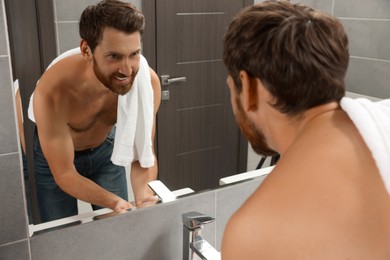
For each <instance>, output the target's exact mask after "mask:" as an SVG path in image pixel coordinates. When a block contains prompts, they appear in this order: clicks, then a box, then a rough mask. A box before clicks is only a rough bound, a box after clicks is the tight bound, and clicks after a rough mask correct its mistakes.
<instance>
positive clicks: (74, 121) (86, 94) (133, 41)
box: [33, 0, 161, 221]
mask: <svg viewBox="0 0 390 260" xmlns="http://www.w3.org/2000/svg"><path fill="white" fill-rule="evenodd" d="M143 28H144V16H143V15H142V13H141V12H140V11H139V10H137V9H135V8H134V7H133V6H131V5H130V4H127V3H123V2H120V1H117V0H104V1H102V2H100V3H98V4H96V5H94V6H89V7H87V8H86V9H85V10H84V12H83V14H82V15H81V18H80V36H81V39H82V40H81V43H80V50H81V54H76V55H72V56H70V57H67V58H64V59H62V60H60V61H58V62H57V63H56V64H54V65H53V66H52V67H50V68H49V69H48V70H47V71H46V72H45V73H44V74H43V75H42V77H41V79H40V80H39V83H38V85H37V87H36V89H35V92H34V99H33V100H34V102H33V109H34V116H35V121H36V126H37V131H36V134H35V141H34V143H35V144H34V155H35V159H34V160H35V172H36V182H37V193H38V203H39V208H40V214H41V219H42V221H49V220H54V219H58V218H63V217H67V216H71V215H74V214H77V200H76V198H77V199H80V200H82V201H85V202H89V203H91V204H92V205H93V208H94V209H98V208H100V207H105V208H110V209H112V210H113V211H118V212H120V211H123V210H126V209H128V208H131V207H132V205H131V204H130V203H129V202H128V198H127V197H128V196H127V186H126V176H125V169H124V167H122V166H117V165H114V164H113V163H112V162H111V160H110V157H111V154H112V150H113V138H114V131H115V128H114V125H115V123H116V121H117V102H118V97H119V95H124V94H126V93H127V92H128V91H129V90H130V89H131V87H132V83H133V81H134V78H135V77H136V75H137V72H138V69H139V66H140V55H141V54H140V53H141V36H142V32H143ZM150 75H151V86H152V88H153V93H154V119H153V122H154V125H153V131H152V137H151V138H152V140H154V135H155V118H156V113H157V110H158V107H159V105H160V95H161V89H160V82H159V79H158V77H157V75H156V73H155V72H154V71H153V70H152V69H150ZM38 137H39V139H38ZM152 143H153V142H152ZM153 153H154V152H153ZM46 161H47V162H46ZM49 167H50V169H49ZM156 177H157V162H156V160H155V162H154V166H153V167H150V168H142V167H141V166H140V163H139V161H134V162H133V163H132V166H131V184H132V188H133V192H134V196H135V204H136V205H140V204H142V203H143V202H145V201H150V200H152V201H153V200H154V198H155V197H153V196H152V195H153V192H152V190H150V189H149V188H148V186H147V183H148V182H149V181H151V180H155V179H156Z"/></svg>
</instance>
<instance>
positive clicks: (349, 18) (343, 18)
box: [337, 17, 390, 22]
mask: <svg viewBox="0 0 390 260" xmlns="http://www.w3.org/2000/svg"><path fill="white" fill-rule="evenodd" d="M337 18H338V19H340V20H351V21H376V22H390V19H388V18H368V17H366V18H364V17H363V18H362V17H337Z"/></svg>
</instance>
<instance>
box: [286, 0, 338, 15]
mask: <svg viewBox="0 0 390 260" xmlns="http://www.w3.org/2000/svg"><path fill="white" fill-rule="evenodd" d="M293 2H294V3H301V4H304V5H307V6H310V7H311V8H313V9H316V10H320V11H322V12H325V13H328V14H332V3H333V0H300V1H293Z"/></svg>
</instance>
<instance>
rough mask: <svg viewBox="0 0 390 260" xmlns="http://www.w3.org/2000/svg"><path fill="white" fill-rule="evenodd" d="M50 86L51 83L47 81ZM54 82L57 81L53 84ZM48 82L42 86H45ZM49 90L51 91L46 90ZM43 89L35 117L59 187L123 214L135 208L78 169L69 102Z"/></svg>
mask: <svg viewBox="0 0 390 260" xmlns="http://www.w3.org/2000/svg"><path fill="white" fill-rule="evenodd" d="M47 81H48V82H50V81H51V79H50V78H49V79H47ZM53 81H54V80H53ZM43 82H44V78H43V79H41V83H40V84H44V83H43ZM46 89H47V88H46ZM46 89H45V86H41V88H39V85H38V87H37V89H36V90H35V94H34V104H33V105H34V115H35V119H36V123H37V128H38V135H39V140H40V144H41V147H42V150H43V153H44V156H45V158H46V160H47V162H48V164H49V167H50V170H51V172H52V174H53V177H54V179H55V181H56V183H57V185H58V186H59V187H60V188H61V189H62V190H63V191H64V192H66V193H68V194H69V195H70V196H72V197H75V198H77V199H80V200H83V201H86V202H88V203H92V204H94V205H99V206H102V207H106V208H110V209H112V210H114V211H121V210H124V209H127V208H130V207H131V204H130V203H129V202H127V201H125V200H123V199H122V198H120V197H119V196H117V195H115V194H113V193H111V192H109V191H107V190H105V189H103V188H102V187H100V186H99V185H97V184H96V183H94V182H93V181H91V180H89V179H87V178H85V177H83V176H81V175H80V174H79V173H78V172H77V170H76V168H75V166H74V163H73V161H74V146H73V140H72V136H71V134H70V131H69V127H68V125H67V122H68V121H69V120H68V118H67V117H68V115H67V113H68V112H67V111H69V109H68V106H69V105H70V104H69V101H68V100H67V98H64V95H63V93H58V92H55V91H51V92H49V91H47V90H46Z"/></svg>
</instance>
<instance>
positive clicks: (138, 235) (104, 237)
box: [31, 191, 215, 260]
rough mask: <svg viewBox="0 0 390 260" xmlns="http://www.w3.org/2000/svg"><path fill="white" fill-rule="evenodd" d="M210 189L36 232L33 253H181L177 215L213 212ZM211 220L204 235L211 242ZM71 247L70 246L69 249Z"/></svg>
mask: <svg viewBox="0 0 390 260" xmlns="http://www.w3.org/2000/svg"><path fill="white" fill-rule="evenodd" d="M214 201H215V192H213V191H209V192H205V193H200V194H196V195H192V196H189V197H186V198H181V199H179V200H177V201H174V202H171V203H166V204H159V205H156V206H153V207H150V208H144V209H139V210H135V211H133V212H129V213H126V214H123V215H119V216H116V217H111V218H108V219H102V220H98V221H95V222H93V223H88V224H82V225H79V226H73V227H68V228H65V229H62V230H57V231H51V232H48V233H43V234H38V235H36V236H34V237H33V238H32V239H31V250H32V259H39V260H45V259H53V255H55V256H56V260H63V259H72V260H73V259H84V260H88V259H91V260H92V259H93V260H98V259H139V260H154V259H156V260H157V259H159V260H165V259H166V260H171V259H182V239H183V237H182V236H183V234H182V233H183V231H182V228H183V225H182V219H181V215H182V214H183V213H186V212H189V211H199V212H201V213H204V214H208V215H211V216H213V214H214V212H215V206H214V205H215V203H214ZM214 232H215V224H207V226H205V230H204V235H205V237H206V238H207V239H208V240H210V241H209V242H210V243H211V244H214V240H213V237H214ZM70 249H71V250H70Z"/></svg>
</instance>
